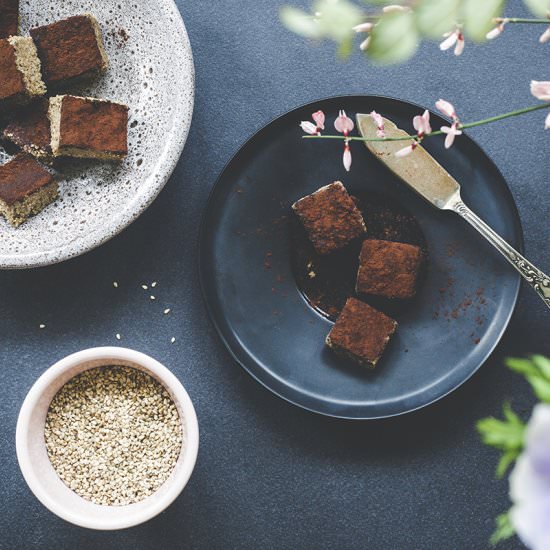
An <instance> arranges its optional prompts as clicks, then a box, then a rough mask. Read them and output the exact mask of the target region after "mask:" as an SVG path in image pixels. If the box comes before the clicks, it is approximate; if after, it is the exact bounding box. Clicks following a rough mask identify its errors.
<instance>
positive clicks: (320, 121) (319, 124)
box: [300, 111, 325, 136]
mask: <svg viewBox="0 0 550 550" xmlns="http://www.w3.org/2000/svg"><path fill="white" fill-rule="evenodd" d="M311 118H312V119H313V122H315V124H313V122H309V120H302V122H300V127H301V128H302V130H303V131H304V132H305V133H306V134H311V135H312V136H320V135H321V130H324V129H325V113H323V111H317V112H315V113H313V114H312V115H311Z"/></svg>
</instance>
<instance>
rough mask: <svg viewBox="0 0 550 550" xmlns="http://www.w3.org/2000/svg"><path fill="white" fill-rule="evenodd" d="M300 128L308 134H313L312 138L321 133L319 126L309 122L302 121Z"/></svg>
mask: <svg viewBox="0 0 550 550" xmlns="http://www.w3.org/2000/svg"><path fill="white" fill-rule="evenodd" d="M300 127H301V128H302V130H303V131H304V132H305V133H306V134H311V135H312V136H316V135H317V134H318V133H319V131H318V130H317V126H315V124H313V122H309V120H302V122H300Z"/></svg>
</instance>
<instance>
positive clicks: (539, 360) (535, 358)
mask: <svg viewBox="0 0 550 550" xmlns="http://www.w3.org/2000/svg"><path fill="white" fill-rule="evenodd" d="M548 24H549V25H550V21H549V23H548ZM531 361H532V362H533V363H534V365H535V366H536V367H537V368H538V369H539V371H540V372H541V373H542V375H543V376H544V377H545V378H546V379H548V380H550V359H548V357H544V356H543V355H532V356H531Z"/></svg>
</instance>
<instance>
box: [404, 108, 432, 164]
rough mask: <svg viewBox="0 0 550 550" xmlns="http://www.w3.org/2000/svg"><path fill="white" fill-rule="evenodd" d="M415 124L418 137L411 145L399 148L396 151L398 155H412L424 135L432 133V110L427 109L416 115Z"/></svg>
mask: <svg viewBox="0 0 550 550" xmlns="http://www.w3.org/2000/svg"><path fill="white" fill-rule="evenodd" d="M413 126H414V129H415V130H416V135H417V137H416V139H414V141H413V142H412V143H411V144H410V145H407V147H403V149H399V151H397V152H396V153H395V156H396V157H406V156H407V155H410V154H411V153H412V152H413V151H414V150H415V149H416V148H417V147H418V145H419V143H420V142H421V141H422V139H423V138H424V136H425V135H426V134H429V133H431V131H432V127H431V125H430V111H428V110H427V109H426V110H425V111H424V112H423V113H422V114H421V115H417V116H415V117H414V118H413Z"/></svg>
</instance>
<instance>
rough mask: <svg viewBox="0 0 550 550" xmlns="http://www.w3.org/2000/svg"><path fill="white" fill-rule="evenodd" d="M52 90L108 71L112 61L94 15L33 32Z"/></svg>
mask: <svg viewBox="0 0 550 550" xmlns="http://www.w3.org/2000/svg"><path fill="white" fill-rule="evenodd" d="M29 32H30V35H31V37H32V38H33V40H34V42H35V44H36V48H37V50H38V57H39V58H40V61H41V62H42V76H43V78H44V81H45V82H46V84H47V85H48V87H50V86H51V87H53V88H59V87H60V86H67V85H70V84H72V83H74V81H76V80H81V79H87V78H90V77H93V76H96V75H97V74H99V73H102V72H103V71H105V70H106V69H107V67H108V65H109V60H108V57H107V54H106V52H105V47H104V45H103V38H102V36H101V30H100V28H99V25H98V23H97V21H96V19H95V17H94V16H93V15H90V14H86V15H75V16H73V17H69V18H67V19H63V20H62V21H57V22H55V23H52V24H51V25H44V26H42V27H35V28H33V29H30V31H29Z"/></svg>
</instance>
